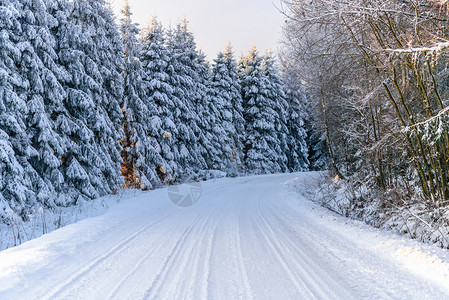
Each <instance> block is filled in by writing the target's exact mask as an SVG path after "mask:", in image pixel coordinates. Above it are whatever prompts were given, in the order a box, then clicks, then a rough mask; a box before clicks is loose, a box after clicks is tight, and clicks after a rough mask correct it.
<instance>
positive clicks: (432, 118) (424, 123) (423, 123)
mask: <svg viewBox="0 0 449 300" xmlns="http://www.w3.org/2000/svg"><path fill="white" fill-rule="evenodd" d="M447 112H449V106H446V107H445V108H444V109H442V110H440V112H439V113H438V114H437V115H435V116H433V117H431V118H430V119H427V120H425V121H422V122H419V123H416V124H413V125H411V126H407V127H406V128H405V129H404V130H403V131H404V132H408V131H410V130H411V129H414V128H417V127H420V126H424V125H426V124H429V123H430V122H432V121H434V120H436V119H438V118H440V117H441V116H442V115H443V114H444V113H447Z"/></svg>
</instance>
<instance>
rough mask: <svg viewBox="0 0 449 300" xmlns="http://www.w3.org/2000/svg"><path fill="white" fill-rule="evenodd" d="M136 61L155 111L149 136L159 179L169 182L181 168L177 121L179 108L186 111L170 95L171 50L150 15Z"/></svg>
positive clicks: (159, 24) (147, 96) (161, 29)
mask: <svg viewBox="0 0 449 300" xmlns="http://www.w3.org/2000/svg"><path fill="white" fill-rule="evenodd" d="M140 62H141V64H142V69H143V72H144V73H143V75H142V78H143V81H144V82H145V86H144V88H145V94H146V101H147V102H148V103H151V104H152V105H154V107H155V110H156V114H155V115H154V116H152V117H151V121H150V122H151V124H152V131H153V132H152V136H153V137H154V139H155V140H156V145H158V149H157V150H158V152H159V153H160V154H161V156H162V158H163V159H164V161H165V162H166V164H167V165H166V167H162V168H160V169H159V170H158V174H159V176H160V177H161V178H163V182H165V183H169V182H171V181H172V180H174V179H175V178H176V177H178V176H180V175H181V174H182V172H183V169H182V168H181V166H180V164H179V162H180V156H182V155H183V153H184V149H185V145H184V143H183V142H182V140H181V139H178V134H179V130H178V123H177V120H178V118H179V114H181V111H188V109H187V108H186V107H185V104H184V103H183V102H182V101H181V99H179V98H178V97H176V96H175V95H174V87H173V84H174V83H173V82H172V80H171V76H172V75H173V73H174V70H173V66H172V65H171V63H172V60H171V53H170V51H169V50H168V49H167V47H166V45H165V37H164V29H163V27H162V25H161V23H160V22H159V21H158V20H157V18H156V17H154V18H153V19H152V21H151V23H150V25H149V27H148V29H147V31H146V33H145V35H144V38H143V41H142V47H141V51H140Z"/></svg>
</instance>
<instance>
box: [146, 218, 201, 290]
mask: <svg viewBox="0 0 449 300" xmlns="http://www.w3.org/2000/svg"><path fill="white" fill-rule="evenodd" d="M204 215H206V214H202V215H201V216H200V217H202V216H204ZM200 217H199V218H197V220H195V221H194V222H193V223H191V224H190V225H189V226H188V227H187V229H186V230H184V232H183V233H182V235H181V237H180V238H179V239H178V241H177V242H176V244H175V247H174V248H173V249H172V250H171V252H170V254H169V255H168V256H167V259H166V260H165V261H164V263H163V266H162V268H161V269H160V270H159V272H158V275H157V276H156V278H155V280H154V281H153V283H152V284H151V286H150V288H149V289H147V290H146V291H145V292H144V296H143V298H144V299H152V298H153V299H154V298H156V296H157V295H158V294H159V292H160V289H161V288H162V286H163V284H164V283H163V282H164V280H166V279H167V278H166V277H167V274H169V272H170V271H171V270H172V269H173V268H175V267H177V265H176V264H175V261H177V260H179V258H180V257H181V256H182V255H181V252H182V251H185V250H186V249H185V244H186V243H187V240H188V237H189V235H190V234H191V233H192V232H193V230H194V229H195V227H196V226H197V225H198V222H199V221H198V220H200V219H201V218H200ZM206 221H207V218H206V220H205V222H206ZM205 222H204V223H205ZM204 223H203V225H204ZM200 226H201V225H200ZM179 273H180V272H178V276H179V275H180V274H179Z"/></svg>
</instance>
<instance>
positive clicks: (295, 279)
mask: <svg viewBox="0 0 449 300" xmlns="http://www.w3.org/2000/svg"><path fill="white" fill-rule="evenodd" d="M254 208H255V210H256V211H257V216H256V214H254V215H253V222H254V225H255V228H257V229H258V233H259V234H260V236H261V237H262V238H263V239H264V240H265V242H266V244H267V245H268V247H269V248H270V250H271V252H272V253H273V254H274V256H275V257H276V259H277V260H278V262H279V264H280V266H281V267H282V269H283V270H284V271H285V272H286V274H287V275H288V278H289V280H290V281H291V282H292V283H293V285H294V286H295V287H296V289H297V290H298V292H300V293H301V294H302V296H303V297H307V298H316V297H317V294H319V286H317V285H316V284H315V283H312V286H313V288H314V289H313V290H312V289H311V288H310V287H309V285H308V284H306V282H304V280H303V278H301V277H300V276H297V275H296V273H295V272H294V271H293V270H292V268H291V267H290V266H289V264H288V262H287V260H286V259H285V257H284V256H283V255H282V252H281V250H280V247H279V245H276V244H275V243H274V242H273V240H272V239H271V238H269V237H268V235H267V233H266V232H265V230H264V227H266V226H264V225H263V221H261V220H260V219H261V216H260V204H259V205H257V207H254ZM257 219H259V220H257ZM303 274H306V272H304V270H303ZM320 296H321V297H320V298H326V295H320Z"/></svg>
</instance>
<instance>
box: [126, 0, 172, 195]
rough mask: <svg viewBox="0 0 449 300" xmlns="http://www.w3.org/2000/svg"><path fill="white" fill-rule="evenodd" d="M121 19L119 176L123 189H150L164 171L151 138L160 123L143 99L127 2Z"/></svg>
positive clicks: (151, 103) (135, 31) (136, 43)
mask: <svg viewBox="0 0 449 300" xmlns="http://www.w3.org/2000/svg"><path fill="white" fill-rule="evenodd" d="M122 15H123V17H122V19H121V25H120V32H121V34H122V39H123V44H124V50H125V52H124V53H125V68H124V73H123V78H124V81H125V92H124V95H123V107H122V111H123V114H124V117H125V118H124V121H123V130H124V134H125V135H124V137H123V138H122V140H121V144H122V147H123V151H122V158H123V163H122V175H123V176H124V177H125V184H126V186H129V187H136V188H143V189H151V188H154V187H157V186H160V185H161V184H162V182H161V178H159V176H158V175H159V174H160V175H163V173H162V171H161V170H167V169H168V166H167V164H166V163H165V161H164V159H163V158H162V157H161V155H160V145H159V143H158V141H157V139H156V138H155V136H154V135H158V134H159V128H160V123H161V121H160V119H159V116H158V115H157V109H156V106H155V103H154V101H153V100H152V99H148V97H147V95H146V89H145V82H144V81H143V78H144V77H145V73H144V71H143V68H142V65H141V63H140V60H139V55H140V42H139V40H138V39H137V34H138V33H139V29H138V27H137V24H135V23H133V22H132V20H131V16H132V13H131V9H130V6H129V3H128V1H126V2H125V6H124V7H123V9H122ZM158 150H159V151H158ZM162 179H163V178H162Z"/></svg>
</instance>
